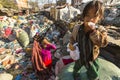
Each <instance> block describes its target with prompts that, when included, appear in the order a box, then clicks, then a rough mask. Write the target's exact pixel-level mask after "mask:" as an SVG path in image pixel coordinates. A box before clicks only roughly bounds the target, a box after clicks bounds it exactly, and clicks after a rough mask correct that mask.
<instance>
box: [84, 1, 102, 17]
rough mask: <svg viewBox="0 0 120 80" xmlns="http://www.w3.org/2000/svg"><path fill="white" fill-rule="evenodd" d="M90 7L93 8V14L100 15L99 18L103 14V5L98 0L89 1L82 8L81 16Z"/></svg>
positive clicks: (86, 12)
mask: <svg viewBox="0 0 120 80" xmlns="http://www.w3.org/2000/svg"><path fill="white" fill-rule="evenodd" d="M92 8H95V11H96V14H95V15H100V18H103V14H104V7H103V3H102V2H100V1H96V0H94V1H90V2H89V3H88V4H87V5H86V6H85V8H84V10H83V13H82V17H83V18H84V17H85V16H86V15H87V14H88V11H89V10H90V9H92Z"/></svg>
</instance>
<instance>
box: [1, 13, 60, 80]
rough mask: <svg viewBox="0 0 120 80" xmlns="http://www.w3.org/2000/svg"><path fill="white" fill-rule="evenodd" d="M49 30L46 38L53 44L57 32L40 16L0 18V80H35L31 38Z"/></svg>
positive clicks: (57, 35)
mask: <svg viewBox="0 0 120 80" xmlns="http://www.w3.org/2000/svg"><path fill="white" fill-rule="evenodd" d="M48 28H49V31H48V32H47V34H46V36H45V37H47V38H48V39H49V40H50V41H51V42H53V43H54V44H56V43H57V42H58V38H59V36H60V32H59V31H58V30H57V29H56V28H55V25H54V24H53V22H52V21H51V20H48V19H47V18H46V17H44V16H42V15H40V16H39V15H36V14H35V15H30V16H28V17H25V16H13V17H11V18H10V17H6V16H1V17H0V80H4V79H3V77H2V75H6V76H7V75H10V76H7V77H10V78H7V77H6V79H5V80H37V77H36V75H35V73H34V71H33V68H32V63H31V52H32V45H33V44H32V43H33V37H34V35H35V34H36V33H38V32H39V33H40V34H41V35H42V34H43V33H45V32H46V30H47V29H48Z"/></svg>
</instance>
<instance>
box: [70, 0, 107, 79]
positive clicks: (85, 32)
mask: <svg viewBox="0 0 120 80" xmlns="http://www.w3.org/2000/svg"><path fill="white" fill-rule="evenodd" d="M103 13H104V7H103V4H102V3H101V2H100V1H96V0H95V1H90V2H89V3H88V4H87V5H86V6H85V8H84V10H83V20H84V22H83V24H82V25H78V26H75V27H74V29H73V32H72V36H71V39H70V45H69V48H70V49H71V50H73V51H74V50H75V47H74V46H73V44H74V43H76V42H77V43H78V48H79V51H80V59H78V60H76V61H75V65H74V71H73V77H74V80H77V77H78V71H79V70H80V69H81V67H82V66H83V65H84V66H85V67H86V69H87V76H88V78H89V80H99V78H98V75H99V74H98V70H99V64H98V60H97V57H98V55H99V48H100V47H105V46H106V45H107V32H106V30H105V28H104V27H102V26H99V27H98V28H97V27H96V26H95V25H96V24H97V23H98V21H99V20H101V19H102V17H103Z"/></svg>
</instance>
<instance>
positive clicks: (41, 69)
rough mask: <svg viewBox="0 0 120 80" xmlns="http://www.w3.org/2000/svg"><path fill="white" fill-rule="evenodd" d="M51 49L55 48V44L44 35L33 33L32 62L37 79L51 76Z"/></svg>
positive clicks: (41, 79)
mask: <svg viewBox="0 0 120 80" xmlns="http://www.w3.org/2000/svg"><path fill="white" fill-rule="evenodd" d="M51 49H56V46H55V45H53V44H51V43H50V42H49V41H48V40H47V39H46V38H44V36H39V35H38V34H36V35H35V37H34V43H33V52H32V64H33V67H34V69H35V72H36V74H37V75H38V77H39V80H48V79H49V78H50V76H51V67H52V55H51V51H50V50H51Z"/></svg>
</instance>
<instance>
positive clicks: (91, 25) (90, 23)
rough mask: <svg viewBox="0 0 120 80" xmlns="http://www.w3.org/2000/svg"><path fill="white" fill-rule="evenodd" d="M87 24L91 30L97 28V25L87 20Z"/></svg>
mask: <svg viewBox="0 0 120 80" xmlns="http://www.w3.org/2000/svg"><path fill="white" fill-rule="evenodd" d="M88 26H89V28H90V29H91V30H95V29H96V28H97V26H96V25H95V23H93V22H88Z"/></svg>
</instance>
